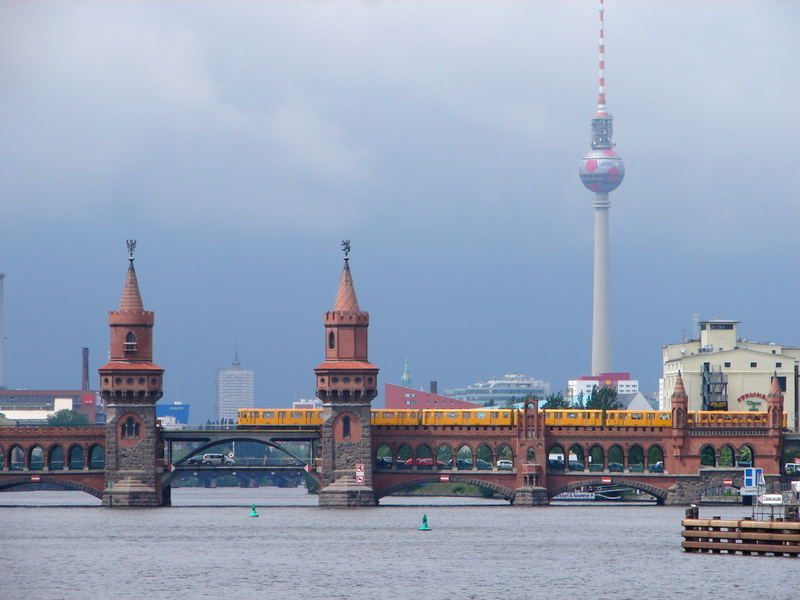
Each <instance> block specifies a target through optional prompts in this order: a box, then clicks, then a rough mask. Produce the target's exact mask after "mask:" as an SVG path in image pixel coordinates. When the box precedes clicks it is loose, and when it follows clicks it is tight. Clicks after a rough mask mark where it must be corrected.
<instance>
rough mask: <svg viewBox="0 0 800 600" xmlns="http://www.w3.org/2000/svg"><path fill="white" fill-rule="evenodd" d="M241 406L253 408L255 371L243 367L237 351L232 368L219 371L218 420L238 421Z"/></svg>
mask: <svg viewBox="0 0 800 600" xmlns="http://www.w3.org/2000/svg"><path fill="white" fill-rule="evenodd" d="M240 408H253V372H252V371H248V370H247V369H243V368H242V365H241V363H240V362H239V354H238V353H236V355H235V357H234V359H233V363H231V368H230V369H220V370H219V371H217V420H218V421H219V422H227V423H236V419H237V416H238V410H239V409H240Z"/></svg>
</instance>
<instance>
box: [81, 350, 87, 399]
mask: <svg viewBox="0 0 800 600" xmlns="http://www.w3.org/2000/svg"><path fill="white" fill-rule="evenodd" d="M81 389H82V390H88V389H89V349H88V348H84V349H83V376H82V377H81Z"/></svg>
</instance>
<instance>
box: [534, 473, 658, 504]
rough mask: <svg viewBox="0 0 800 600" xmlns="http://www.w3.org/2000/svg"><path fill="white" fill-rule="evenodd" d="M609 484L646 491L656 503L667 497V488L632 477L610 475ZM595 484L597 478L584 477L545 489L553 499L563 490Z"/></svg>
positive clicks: (597, 482)
mask: <svg viewBox="0 0 800 600" xmlns="http://www.w3.org/2000/svg"><path fill="white" fill-rule="evenodd" d="M611 484H612V485H621V486H625V487H629V488H633V489H635V490H641V491H643V492H647V493H648V494H650V495H651V496H654V497H655V499H656V503H657V504H664V500H666V498H667V490H662V489H661V488H659V487H656V486H654V485H651V484H649V483H644V482H641V481H636V480H634V479H630V478H627V477H612V478H611ZM596 485H600V481H599V480H597V479H584V480H581V481H571V482H569V483H567V484H565V485H562V486H560V487H557V488H553V489H550V490H547V495H548V497H549V498H550V499H553V498H554V497H555V496H558V495H559V494H561V493H563V492H571V491H572V490H575V489H577V488H580V487H586V486H596Z"/></svg>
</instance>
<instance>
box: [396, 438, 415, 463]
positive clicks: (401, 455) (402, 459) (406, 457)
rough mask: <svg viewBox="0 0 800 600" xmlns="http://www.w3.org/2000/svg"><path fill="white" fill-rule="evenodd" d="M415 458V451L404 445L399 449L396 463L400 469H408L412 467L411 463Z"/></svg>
mask: <svg viewBox="0 0 800 600" xmlns="http://www.w3.org/2000/svg"><path fill="white" fill-rule="evenodd" d="M413 458H414V451H413V450H412V449H411V446H409V445H408V444H402V445H401V446H400V447H399V448H398V449H397V456H396V457H395V460H394V463H395V464H396V465H397V468H398V469H407V468H409V467H410V466H411V463H410V462H409V461H411V460H412V459H413Z"/></svg>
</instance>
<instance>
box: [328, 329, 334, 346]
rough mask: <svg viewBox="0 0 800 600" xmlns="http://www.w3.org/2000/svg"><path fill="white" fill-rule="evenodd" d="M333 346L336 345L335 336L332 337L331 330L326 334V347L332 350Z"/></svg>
mask: <svg viewBox="0 0 800 600" xmlns="http://www.w3.org/2000/svg"><path fill="white" fill-rule="evenodd" d="M335 347H336V338H335V337H334V335H333V332H332V331H331V332H330V333H329V334H328V348H330V349H331V350H333V348H335Z"/></svg>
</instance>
